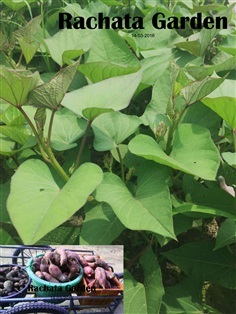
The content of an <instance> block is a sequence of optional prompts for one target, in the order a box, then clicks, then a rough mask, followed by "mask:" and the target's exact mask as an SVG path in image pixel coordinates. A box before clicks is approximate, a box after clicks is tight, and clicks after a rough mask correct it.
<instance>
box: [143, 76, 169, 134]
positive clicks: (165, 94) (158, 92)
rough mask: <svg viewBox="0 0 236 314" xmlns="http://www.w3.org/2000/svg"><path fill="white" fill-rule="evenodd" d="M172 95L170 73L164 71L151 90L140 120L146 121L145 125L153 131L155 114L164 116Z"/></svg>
mask: <svg viewBox="0 0 236 314" xmlns="http://www.w3.org/2000/svg"><path fill="white" fill-rule="evenodd" d="M171 95H172V89H171V78H170V71H169V70H166V71H165V72H164V73H163V75H161V76H160V77H158V79H157V80H156V82H155V84H154V86H153V89H152V99H151V101H150V103H149V104H148V105H147V107H146V109H145V112H144V114H143V117H142V119H143V120H144V121H145V120H147V122H146V123H147V124H149V126H150V127H151V129H153V126H154V123H155V117H156V115H157V114H165V113H166V111H167V106H168V103H169V100H170V98H171Z"/></svg>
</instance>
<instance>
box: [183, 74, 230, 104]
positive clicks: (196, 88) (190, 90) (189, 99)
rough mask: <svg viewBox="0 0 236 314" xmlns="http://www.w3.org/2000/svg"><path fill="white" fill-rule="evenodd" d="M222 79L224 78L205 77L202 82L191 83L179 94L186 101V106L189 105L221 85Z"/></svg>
mask: <svg viewBox="0 0 236 314" xmlns="http://www.w3.org/2000/svg"><path fill="white" fill-rule="evenodd" d="M224 79H225V78H224V77H223V78H212V77H207V78H205V79H204V80H202V81H196V82H191V83H190V84H188V85H187V86H186V87H184V88H182V90H181V93H182V95H183V97H184V99H185V100H186V103H187V105H191V104H193V103H195V102H196V101H198V100H200V99H202V98H204V97H205V96H207V95H208V94H210V93H211V92H212V91H213V90H215V89H216V88H217V87H218V86H220V85H221V84H222V82H223V81H224Z"/></svg>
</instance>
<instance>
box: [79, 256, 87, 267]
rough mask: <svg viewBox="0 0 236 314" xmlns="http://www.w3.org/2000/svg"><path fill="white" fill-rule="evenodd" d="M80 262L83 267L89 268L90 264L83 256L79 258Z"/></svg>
mask: <svg viewBox="0 0 236 314" xmlns="http://www.w3.org/2000/svg"><path fill="white" fill-rule="evenodd" d="M79 262H80V264H81V265H82V266H83V267H86V266H88V262H87V261H86V259H85V258H84V257H83V256H81V255H80V256H79Z"/></svg>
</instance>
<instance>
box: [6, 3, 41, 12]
mask: <svg viewBox="0 0 236 314" xmlns="http://www.w3.org/2000/svg"><path fill="white" fill-rule="evenodd" d="M36 1H37V0H27V1H25V0H11V1H9V0H3V2H4V3H5V4H6V5H7V6H8V7H9V8H11V9H12V10H14V11H18V10H20V9H21V8H23V7H25V6H26V5H29V3H33V2H36Z"/></svg>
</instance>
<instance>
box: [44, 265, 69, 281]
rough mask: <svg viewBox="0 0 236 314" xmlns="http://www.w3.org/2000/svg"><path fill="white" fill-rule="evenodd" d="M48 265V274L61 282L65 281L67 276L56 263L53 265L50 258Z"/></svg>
mask: <svg viewBox="0 0 236 314" xmlns="http://www.w3.org/2000/svg"><path fill="white" fill-rule="evenodd" d="M49 262H50V266H49V268H48V271H49V274H50V275H52V277H54V278H56V279H58V280H59V281H61V282H66V281H67V278H66V276H64V275H63V274H62V272H61V270H60V268H59V267H58V266H56V265H54V264H53V263H52V262H51V261H50V260H49Z"/></svg>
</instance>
